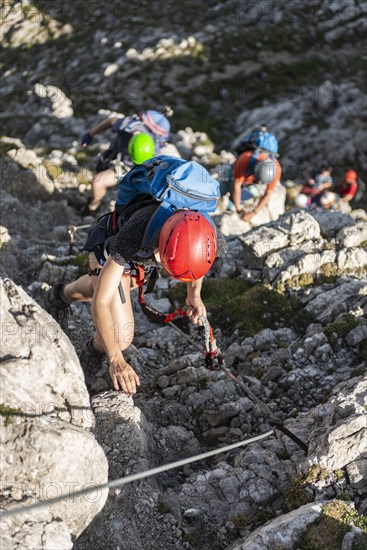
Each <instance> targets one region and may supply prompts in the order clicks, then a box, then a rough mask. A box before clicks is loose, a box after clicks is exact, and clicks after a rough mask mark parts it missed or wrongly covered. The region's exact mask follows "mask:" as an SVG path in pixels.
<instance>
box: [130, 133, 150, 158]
mask: <svg viewBox="0 0 367 550" xmlns="http://www.w3.org/2000/svg"><path fill="white" fill-rule="evenodd" d="M129 154H130V157H131V160H132V161H133V162H134V163H135V164H141V163H142V162H145V161H146V160H148V159H150V158H152V157H154V141H153V138H152V136H150V135H149V134H135V135H134V136H133V137H132V138H131V139H130V141H129Z"/></svg>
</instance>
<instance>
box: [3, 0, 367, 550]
mask: <svg viewBox="0 0 367 550" xmlns="http://www.w3.org/2000/svg"><path fill="white" fill-rule="evenodd" d="M1 9H2V12H1V13H2V19H3V23H4V25H3V29H4V30H3V36H2V38H3V46H4V48H3V53H4V54H5V55H4V61H3V65H4V68H5V75H4V86H3V96H4V100H5V102H4V104H5V110H4V113H3V114H2V115H1V116H2V127H3V133H4V134H5V135H6V137H3V138H2V139H1V143H0V147H1V152H2V158H1V163H2V171H1V191H0V192H1V204H2V217H1V228H0V246H1V257H2V262H1V275H2V277H3V278H2V282H1V308H2V312H1V313H2V325H1V332H2V334H1V341H2V363H1V371H0V372H1V386H0V389H1V398H0V422H1V470H2V486H1V506H2V507H4V508H7V509H9V508H11V507H13V506H15V505H16V504H17V503H24V504H26V503H31V502H34V501H35V500H39V499H45V498H47V497H52V496H55V495H57V494H60V492H61V490H62V492H65V491H68V490H69V488H70V487H71V488H76V489H78V488H81V487H85V486H86V485H89V484H91V483H101V482H102V483H103V482H104V481H106V479H107V464H108V470H109V471H108V476H109V479H116V478H118V477H120V476H126V475H129V474H131V473H136V472H139V471H143V470H146V469H148V468H151V467H154V466H157V465H161V464H166V463H168V462H171V461H175V460H179V459H181V458H184V457H188V456H192V455H194V454H196V453H200V452H203V451H205V450H211V449H214V448H218V447H220V446H223V445H225V444H230V443H234V442H237V441H240V440H242V439H246V438H249V437H251V436H254V435H257V434H259V433H265V432H266V431H267V430H270V429H271V426H270V424H269V418H268V417H267V416H266V415H265V414H264V412H263V410H262V409H261V408H259V406H258V404H256V403H255V402H253V401H252V400H251V399H249V397H248V396H247V395H245V394H244V393H243V392H242V391H241V389H240V388H239V387H238V386H237V385H236V384H235V383H234V382H233V381H232V380H230V379H228V378H227V377H226V375H225V374H224V373H222V372H218V371H215V372H211V371H208V370H207V369H206V368H205V367H204V366H203V354H201V353H200V352H198V350H197V345H198V344H199V345H201V344H203V342H202V336H201V334H200V331H197V330H196V329H195V328H194V327H190V328H189V329H188V330H189V341H188V340H187V338H185V336H184V335H177V333H176V332H175V331H174V330H173V329H172V328H171V327H167V326H164V327H160V326H157V325H154V324H153V323H151V322H150V321H149V320H147V319H145V318H143V316H142V314H141V312H140V310H139V306H138V304H137V301H136V297H134V311H135V314H136V324H137V327H136V336H135V340H134V344H133V345H132V346H131V347H130V348H129V351H128V352H127V358H128V360H129V361H130V363H131V364H132V365H133V367H134V368H135V369H136V370H137V372H139V375H140V378H141V380H142V385H141V387H140V389H139V392H138V394H137V396H136V397H135V398H134V400H133V399H131V398H127V397H125V396H124V395H122V394H120V393H117V392H115V391H113V390H111V386H110V383H109V379H108V374H107V364H106V362H105V361H103V362H102V365H101V368H100V370H99V371H98V372H97V374H96V376H95V379H94V380H93V381H92V388H91V391H90V394H88V392H87V389H86V386H85V383H84V378H83V370H82V368H81V366H80V362H81V364H82V367H83V368H85V369H87V368H88V364H86V363H87V360H86V358H85V355H84V354H83V350H84V344H85V342H86V341H88V339H89V338H90V336H91V334H92V330H93V327H92V320H91V316H90V308H89V305H88V304H74V305H72V307H71V315H69V316H68V317H67V318H64V319H63V321H62V323H61V324H62V326H60V325H59V324H58V323H56V322H55V321H54V320H53V319H52V318H51V317H50V316H49V315H48V314H46V313H45V311H44V310H43V309H42V306H43V296H44V292H45V290H47V288H48V287H49V285H51V284H53V283H54V282H56V281H60V280H61V281H65V282H68V281H71V280H73V279H75V278H76V277H77V276H78V275H79V274H80V273H82V272H84V269H85V258H84V256H83V255H82V246H83V244H84V241H85V238H86V234H87V232H88V225H89V224H90V223H92V222H93V219H92V218H88V217H85V218H82V216H81V215H80V207H81V205H82V204H83V203H84V201H85V198H86V193H87V191H88V186H89V183H90V179H91V177H92V174H93V171H94V166H95V165H94V161H95V156H96V155H97V153H98V152H99V151H100V150H101V149H102V148H103V147H104V146H106V144H107V143H108V142H109V140H110V138H111V134H107V133H106V134H104V135H102V134H101V135H100V136H98V138H97V139H96V143H95V145H92V146H91V147H90V148H89V149H87V150H81V148H80V147H79V145H78V140H79V138H80V135H81V133H82V132H83V131H84V130H85V129H87V128H88V127H90V126H92V125H94V124H95V123H96V122H97V121H99V120H101V119H102V118H104V117H105V116H106V115H107V114H109V113H111V112H120V113H131V112H133V111H135V110H137V109H140V108H149V107H155V106H156V105H162V104H170V105H171V106H172V107H173V108H174V110H175V114H174V117H173V119H172V124H173V136H172V141H173V143H174V144H175V145H176V147H177V149H178V150H179V152H180V154H181V155H182V156H183V157H184V158H195V159H198V160H200V161H202V162H204V163H205V164H206V165H207V166H208V167H210V168H212V167H213V166H214V165H216V164H217V163H223V162H231V161H233V156H232V155H231V153H230V150H231V146H232V144H233V142H235V140H236V138H239V137H240V135H241V134H242V132H243V131H244V130H247V129H248V128H249V127H252V126H253V125H255V124H258V123H263V122H266V123H267V125H268V127H269V128H270V129H272V130H274V131H275V133H276V134H277V136H278V137H279V141H280V152H281V162H282V165H283V167H284V180H285V179H288V178H292V179H295V180H297V179H298V178H301V176H302V174H303V170H304V168H305V167H306V166H308V165H309V163H310V162H311V160H310V159H312V162H314V161H315V162H316V161H318V160H320V159H322V158H324V157H325V156H327V157H328V159H329V160H330V161H331V162H332V163H334V165H335V166H336V174H337V176H338V175H339V174H341V173H342V171H344V170H345V168H346V167H354V168H356V169H357V170H358V171H359V172H360V173H361V174H362V173H363V169H365V165H366V156H365V155H366V152H365V150H364V147H363V143H364V141H365V140H364V135H363V122H364V118H363V117H364V115H363V105H364V103H365V91H364V89H363V87H362V62H363V59H362V57H363V56H358V55H356V51H361V52H362V49H363V48H362V46H361V43H362V39H363V38H364V34H365V12H366V5H365V2H359V1H357V0H355V1H353V0H340V1H338V2H333V3H330V2H326V1H320V0H317V1H316V0H315V1H311V2H307V5H305V4H304V3H300V2H286V1H284V2H283V1H276V2H275V1H274V2H273V1H267V2H258V3H253V2H237V1H234V2H232V1H230V2H222V3H217V2H203V3H202V4H200V5H199V6H198V4H197V3H196V2H185V3H184V4H183V5H182V6H178V5H177V2H176V3H172V2H168V3H167V2H166V3H165V5H164V9H162V6H161V5H160V4H159V3H158V4H157V3H144V2H143V3H141V5H140V6H139V7H138V8H137V7H136V5H135V4H131V6H130V5H124V6H123V8H122V7H121V3H120V2H117V1H112V2H110V3H109V4H108V7H107V6H101V4H100V3H94V2H88V3H85V2H81V1H79V0H76V1H74V2H71V3H63V4H60V5H59V4H54V3H50V2H46V1H42V0H37V1H36V0H35V1H34V2H29V1H25V0H24V1H22V2H6V3H5V4H4V6H3V7H2V8H1ZM219 166H220V164H219ZM213 169H214V168H213ZM280 192H281V193H280V195H279V196H280V197H283V201H282V202H281V204H280V208H279V210H277V215H276V216H273V217H269V216H268V218H266V219H259V220H258V222H257V223H258V224H259V225H260V224H261V225H260V227H255V228H250V226H249V225H248V224H245V223H244V222H241V221H239V220H238V217H237V216H236V215H233V214H231V213H229V212H226V213H219V212H217V213H216V215H215V216H214V220H215V222H216V223H217V224H218V226H219V227H220V228H221V229H222V231H223V233H224V234H225V235H226V237H227V240H228V247H229V251H228V254H227V255H226V257H225V258H224V259H223V260H221V261H218V262H217V264H216V265H215V268H214V269H213V270H212V273H211V274H210V276H209V277H208V278H207V281H206V284H205V287H204V290H203V297H204V301H205V303H206V305H207V307H208V311H209V312H210V313H209V314H210V321H211V323H212V325H213V327H214V329H215V335H216V337H217V339H218V342H219V344H220V346H221V349H222V351H223V352H224V354H225V359H226V364H227V367H228V368H230V369H231V371H232V372H233V373H234V374H235V375H236V376H237V377H238V378H239V379H240V380H241V381H242V382H245V383H246V384H247V385H248V386H249V387H250V388H251V390H252V392H253V393H254V394H255V395H256V396H257V397H258V398H260V399H261V400H263V401H264V402H265V403H266V404H267V405H268V406H269V407H270V409H271V410H272V411H273V413H274V414H275V415H276V416H277V418H279V419H280V420H282V421H283V422H284V423H285V425H286V426H287V428H288V429H290V430H292V431H293V432H294V433H295V434H296V435H297V436H298V437H299V438H301V439H302V440H303V441H304V442H306V443H307V444H308V446H309V449H308V453H307V454H306V453H305V452H304V451H302V450H301V449H300V448H299V447H297V445H296V444H295V443H294V442H293V441H291V440H290V439H289V438H287V437H286V436H285V435H284V434H283V433H282V432H280V431H278V430H275V433H274V434H273V435H272V436H270V437H269V438H267V439H265V440H262V441H260V442H257V443H253V444H251V445H249V446H248V447H245V448H243V449H242V450H237V451H233V452H231V453H225V454H223V455H219V456H217V457H214V458H211V459H208V460H206V461H201V462H199V463H195V464H191V465H189V466H185V467H183V468H180V469H177V470H171V471H170V472H167V473H164V474H160V475H158V476H155V477H152V478H148V479H146V480H144V481H140V482H135V483H133V484H129V485H126V486H124V487H123V488H121V489H114V490H112V491H110V493H109V495H108V498H107V495H106V494H99V495H96V498H94V495H91V497H90V498H88V499H87V500H86V499H84V498H81V499H74V501H73V502H72V503H70V502H68V501H66V503H60V504H57V505H53V506H52V507H48V508H44V509H42V510H39V511H34V512H32V513H30V514H28V515H25V516H17V517H15V518H11V519H7V520H6V521H5V520H4V529H3V534H2V538H1V546H2V547H4V548H6V549H9V550H10V549H13V548H16V549H19V550H20V549H22V550H23V549H24V550H27V549H28V550H35V549H37V550H38V549H49V550H51V549H52V550H54V549H56V548H59V549H60V550H64V549H66V548H72V547H73V548H75V549H77V550H86V549H89V548H101V549H111V550H112V549H115V548H121V549H122V550H156V549H157V548H162V547H165V548H166V549H167V550H171V549H172V550H173V549H175V548H177V549H180V550H181V549H187V550H209V549H210V550H240V549H241V550H256V549H259V550H260V549H261V550H274V548H282V549H292V548H296V547H297V548H302V549H306V548H310V547H312V548H316V549H320V550H321V549H322V550H325V549H329V548H330V549H333V550H334V549H336V548H343V549H345V548H359V547H360V548H363V547H364V546H365V545H366V534H365V533H366V525H365V519H364V518H363V514H366V513H367V500H366V499H367V487H366V475H365V471H366V461H367V457H366V444H365V442H366V437H367V425H366V423H367V420H366V419H367V412H366V399H367V385H366V370H367V369H366V359H367V347H366V346H367V344H366V342H367V324H366V314H367V285H366V279H367V277H366V265H367V249H366V243H367V234H366V231H367V216H366V213H365V211H364V210H363V208H358V209H356V208H354V209H353V210H351V211H350V212H348V213H344V212H333V211H321V212H320V211H308V212H305V211H301V210H297V209H293V210H287V211H286V212H285V213H284V215H282V216H280V217H279V218H278V215H279V214H282V213H283V210H284V188H283V187H282V186H281V187H280ZM115 194H116V191H115V190H114V189H113V190H110V191H109V193H108V195H107V197H106V200H105V203H104V206H105V208H106V211H107V209H108V207H109V202H110V201H113V199H114V198H115ZM355 206H358V205H355ZM362 206H363V203H362ZM275 218H276V219H275ZM270 219H271V220H272V221H271V222H270V223H266V222H269V220H270ZM69 224H82V225H83V226H86V227H81V228H79V229H78V230H77V232H76V233H75V236H74V237H75V238H74V241H73V243H72V246H70V242H69V241H68V234H67V226H68V225H69ZM151 299H152V300H153V303H154V304H156V306H157V307H158V309H162V310H163V309H166V310H168V309H169V308H170V307H172V306H173V305H174V304H180V305H182V303H183V295H182V294H180V285H179V286H178V287H174V286H173V285H172V284H171V283H170V282H169V281H168V280H167V279H160V280H159V282H158V284H157V287H156V290H155V293H154V295H153V297H152V298H151ZM203 351H204V350H203ZM97 441H98V443H97ZM76 484H77V485H76ZM106 499H107V502H106V504H105V501H106ZM104 504H105V505H104Z"/></svg>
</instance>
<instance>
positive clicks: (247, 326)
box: [168, 278, 313, 337]
mask: <svg viewBox="0 0 367 550" xmlns="http://www.w3.org/2000/svg"><path fill="white" fill-rule="evenodd" d="M201 295H202V299H203V302H204V304H205V306H206V308H207V311H208V317H209V320H210V322H211V323H212V324H213V326H214V327H220V328H221V329H222V330H223V332H224V333H226V334H232V333H233V331H234V330H235V329H238V330H239V333H240V335H241V336H245V337H246V336H254V335H255V334H257V333H258V332H259V331H261V330H263V329H265V328H271V329H276V328H279V327H282V326H287V327H293V328H294V329H295V330H298V331H303V330H304V329H305V328H306V327H307V326H308V325H309V324H310V323H311V322H313V318H312V316H311V315H309V314H305V312H303V311H302V310H301V309H300V306H299V304H298V301H297V299H296V298H295V297H294V296H285V295H284V294H281V293H280V292H278V291H277V290H274V289H273V288H272V287H270V286H267V285H263V284H255V285H252V284H251V283H249V282H247V281H244V280H241V279H229V278H228V279H220V280H210V279H208V280H206V281H204V283H203V288H202V293H201ZM168 297H169V299H170V300H171V301H177V302H178V303H179V305H182V304H184V303H185V297H186V286H185V285H176V286H175V287H174V288H173V289H171V290H170V291H169V292H168Z"/></svg>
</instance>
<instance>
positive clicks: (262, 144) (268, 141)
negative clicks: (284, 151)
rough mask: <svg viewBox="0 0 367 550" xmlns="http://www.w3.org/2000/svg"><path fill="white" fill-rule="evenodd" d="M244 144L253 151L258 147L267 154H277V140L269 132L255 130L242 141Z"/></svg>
mask: <svg viewBox="0 0 367 550" xmlns="http://www.w3.org/2000/svg"><path fill="white" fill-rule="evenodd" d="M243 141H244V142H245V143H248V144H249V145H251V146H252V147H253V148H254V149H255V148H257V147H259V148H260V149H264V151H267V152H269V153H278V140H277V138H276V137H275V136H274V134H271V133H270V132H267V131H263V130H262V129H260V128H257V129H256V130H254V131H253V132H251V134H249V135H248V136H246V137H245V139H244V140H243Z"/></svg>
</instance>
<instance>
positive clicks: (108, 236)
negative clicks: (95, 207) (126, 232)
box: [83, 212, 116, 265]
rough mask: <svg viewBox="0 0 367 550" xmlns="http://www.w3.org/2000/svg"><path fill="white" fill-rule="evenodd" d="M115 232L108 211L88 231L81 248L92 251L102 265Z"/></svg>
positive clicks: (110, 214) (110, 213)
mask: <svg viewBox="0 0 367 550" xmlns="http://www.w3.org/2000/svg"><path fill="white" fill-rule="evenodd" d="M115 235H116V232H115V231H114V229H113V226H112V212H108V213H107V214H104V215H103V216H101V217H100V218H99V219H98V220H97V223H96V225H94V226H93V227H92V228H91V229H90V231H89V233H88V238H87V240H86V243H85V245H84V246H83V250H86V251H87V252H94V254H95V256H96V258H97V260H98V263H99V264H100V265H103V264H104V263H105V261H106V260H107V257H108V254H109V247H110V244H111V242H112V241H113V239H114V238H115Z"/></svg>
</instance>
